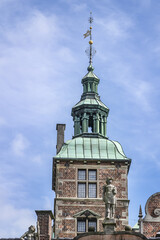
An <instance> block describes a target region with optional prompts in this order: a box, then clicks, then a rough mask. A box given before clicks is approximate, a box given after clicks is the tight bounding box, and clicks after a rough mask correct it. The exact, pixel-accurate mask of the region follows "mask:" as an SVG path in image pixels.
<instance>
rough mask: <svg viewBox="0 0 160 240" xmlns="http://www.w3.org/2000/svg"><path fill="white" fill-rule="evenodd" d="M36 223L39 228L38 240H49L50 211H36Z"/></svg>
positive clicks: (50, 231)
mask: <svg viewBox="0 0 160 240" xmlns="http://www.w3.org/2000/svg"><path fill="white" fill-rule="evenodd" d="M36 214H37V221H38V222H39V227H40V239H39V240H51V238H52V219H53V214H52V211H43V210H40V211H38V210H36Z"/></svg>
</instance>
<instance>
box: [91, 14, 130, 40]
mask: <svg viewBox="0 0 160 240" xmlns="http://www.w3.org/2000/svg"><path fill="white" fill-rule="evenodd" d="M95 22H96V24H97V25H99V26H100V27H101V28H103V33H104V37H106V36H108V37H111V41H113V40H118V39H122V38H127V37H129V31H130V30H131V29H132V27H133V21H132V20H131V19H130V18H128V17H127V16H126V15H124V14H123V13H121V12H118V13H115V14H113V13H112V14H109V16H108V17H107V18H96V20H95Z"/></svg>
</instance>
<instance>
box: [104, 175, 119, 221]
mask: <svg viewBox="0 0 160 240" xmlns="http://www.w3.org/2000/svg"><path fill="white" fill-rule="evenodd" d="M116 193H117V190H116V187H115V186H113V185H112V179H110V178H107V180H106V185H104V186H103V201H104V202H105V206H106V212H105V219H114V217H115V206H116Z"/></svg>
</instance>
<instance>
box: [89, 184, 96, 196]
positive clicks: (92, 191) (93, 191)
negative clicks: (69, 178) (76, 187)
mask: <svg viewBox="0 0 160 240" xmlns="http://www.w3.org/2000/svg"><path fill="white" fill-rule="evenodd" d="M88 197H89V198H96V197H97V184H96V183H89V184H88Z"/></svg>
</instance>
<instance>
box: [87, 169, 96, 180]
mask: <svg viewBox="0 0 160 240" xmlns="http://www.w3.org/2000/svg"><path fill="white" fill-rule="evenodd" d="M96 175H97V171H96V170H89V171H88V179H89V180H96V179H97V176H96Z"/></svg>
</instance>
